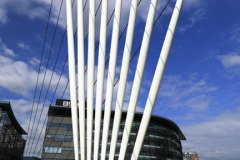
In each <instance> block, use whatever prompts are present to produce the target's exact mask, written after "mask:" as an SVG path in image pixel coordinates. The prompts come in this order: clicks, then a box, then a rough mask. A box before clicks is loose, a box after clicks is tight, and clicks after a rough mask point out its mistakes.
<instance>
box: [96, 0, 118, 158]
mask: <svg viewBox="0 0 240 160" xmlns="http://www.w3.org/2000/svg"><path fill="white" fill-rule="evenodd" d="M121 9H122V0H117V1H116V4H115V14H114V21H113V30H112V41H111V49H110V60H109V67H108V80H107V91H106V102H105V111H104V124H103V134H102V149H101V160H105V156H106V149H107V141H108V130H109V122H110V116H111V107H112V97H113V87H114V81H115V71H116V60H117V49H118V37H119V27H120V19H121Z"/></svg>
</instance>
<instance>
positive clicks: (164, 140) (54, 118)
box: [42, 100, 186, 160]
mask: <svg viewBox="0 0 240 160" xmlns="http://www.w3.org/2000/svg"><path fill="white" fill-rule="evenodd" d="M64 101H65V100H64ZM63 104H65V105H66V104H70V103H66V102H63V101H62V100H57V102H56V105H50V107H49V111H48V123H47V129H46V132H45V139H44V143H43V145H44V149H43V152H42V160H50V159H57V160H63V159H74V153H73V142H72V140H73V137H72V124H71V123H72V120H71V108H70V106H64V105H63ZM85 115H87V114H85ZM126 115H127V112H126V111H123V112H122V118H121V123H120V126H119V133H118V140H117V145H116V152H115V158H114V159H118V156H119V155H118V154H119V151H120V146H121V140H122V134H123V130H124V125H125V119H126ZM142 115H143V113H139V112H137V113H135V117H134V121H133V125H132V129H131V132H130V138H129V142H128V147H127V151H126V155H125V160H130V159H131V154H132V151H133V147H134V144H135V141H136V137H137V133H138V130H139V127H140V123H141V119H142ZM94 117H95V116H94ZM103 117H104V111H103V112H102V125H101V130H102V128H103ZM113 120H114V111H112V112H111V121H110V128H109V133H108V134H109V136H108V147H107V155H106V159H108V156H109V150H110V143H111V134H112V128H113ZM60 122H61V123H60ZM93 126H94V125H93ZM93 131H94V128H93ZM93 136H94V134H93ZM101 137H102V135H101V136H100V146H99V148H100V150H101ZM93 140H94V137H93ZM180 140H186V138H185V136H184V135H183V133H182V131H181V130H180V129H179V127H178V126H177V125H176V124H175V123H174V122H173V121H171V120H169V119H167V118H164V117H161V116H156V115H152V117H151V120H150V123H149V126H148V129H147V132H146V135H145V139H144V142H143V145H142V149H141V152H140V155H139V158H138V159H139V160H153V159H154V160H182V159H183V154H182V145H181V141H180ZM93 146H94V145H93ZM92 152H93V148H92ZM79 153H80V150H79ZM99 153H101V151H99ZM99 158H100V155H99Z"/></svg>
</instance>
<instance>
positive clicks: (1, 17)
mask: <svg viewBox="0 0 240 160" xmlns="http://www.w3.org/2000/svg"><path fill="white" fill-rule="evenodd" d="M6 13H7V10H6V7H5V3H4V2H2V1H1V3H0V24H6V23H7V21H8V17H7V15H6Z"/></svg>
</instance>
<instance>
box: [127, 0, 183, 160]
mask: <svg viewBox="0 0 240 160" xmlns="http://www.w3.org/2000/svg"><path fill="white" fill-rule="evenodd" d="M182 2H183V0H177V2H176V6H175V8H174V11H173V14H172V18H171V21H170V24H169V28H168V31H167V34H166V37H165V40H164V43H163V47H162V51H161V54H160V57H159V60H158V64H157V68H156V71H155V74H154V77H153V81H152V85H151V88H150V91H149V95H148V99H147V102H146V106H145V110H144V113H143V117H142V121H141V125H140V128H139V131H138V135H137V139H136V142H135V146H134V149H133V154H132V157H131V160H137V159H138V156H139V153H140V150H141V147H142V143H143V140H144V137H145V133H146V130H147V128H148V124H149V120H150V118H151V115H152V110H153V107H154V105H155V101H156V97H157V95H158V90H159V87H160V84H161V81H162V77H163V73H164V69H165V66H166V63H167V58H168V55H169V51H170V48H171V45H172V40H173V36H174V33H175V29H176V26H177V22H178V17H179V14H180V10H181V7H182Z"/></svg>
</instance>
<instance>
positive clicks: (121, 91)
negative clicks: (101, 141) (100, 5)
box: [109, 0, 138, 160]
mask: <svg viewBox="0 0 240 160" xmlns="http://www.w3.org/2000/svg"><path fill="white" fill-rule="evenodd" d="M137 4H138V0H132V4H131V9H130V15H129V21H128V30H127V35H126V41H125V46H124V52H123V59H122V67H121V73H120V77H121V78H120V81H119V86H118V95H117V101H116V107H115V114H114V124H113V132H112V139H111V147H110V155H109V159H110V160H113V159H114V155H115V149H116V143H117V137H118V130H119V124H120V120H121V115H122V107H123V101H124V96H125V91H126V84H127V77H128V70H129V63H130V56H131V51H132V41H133V34H134V28H135V21H136V16H137V7H138V6H137Z"/></svg>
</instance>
